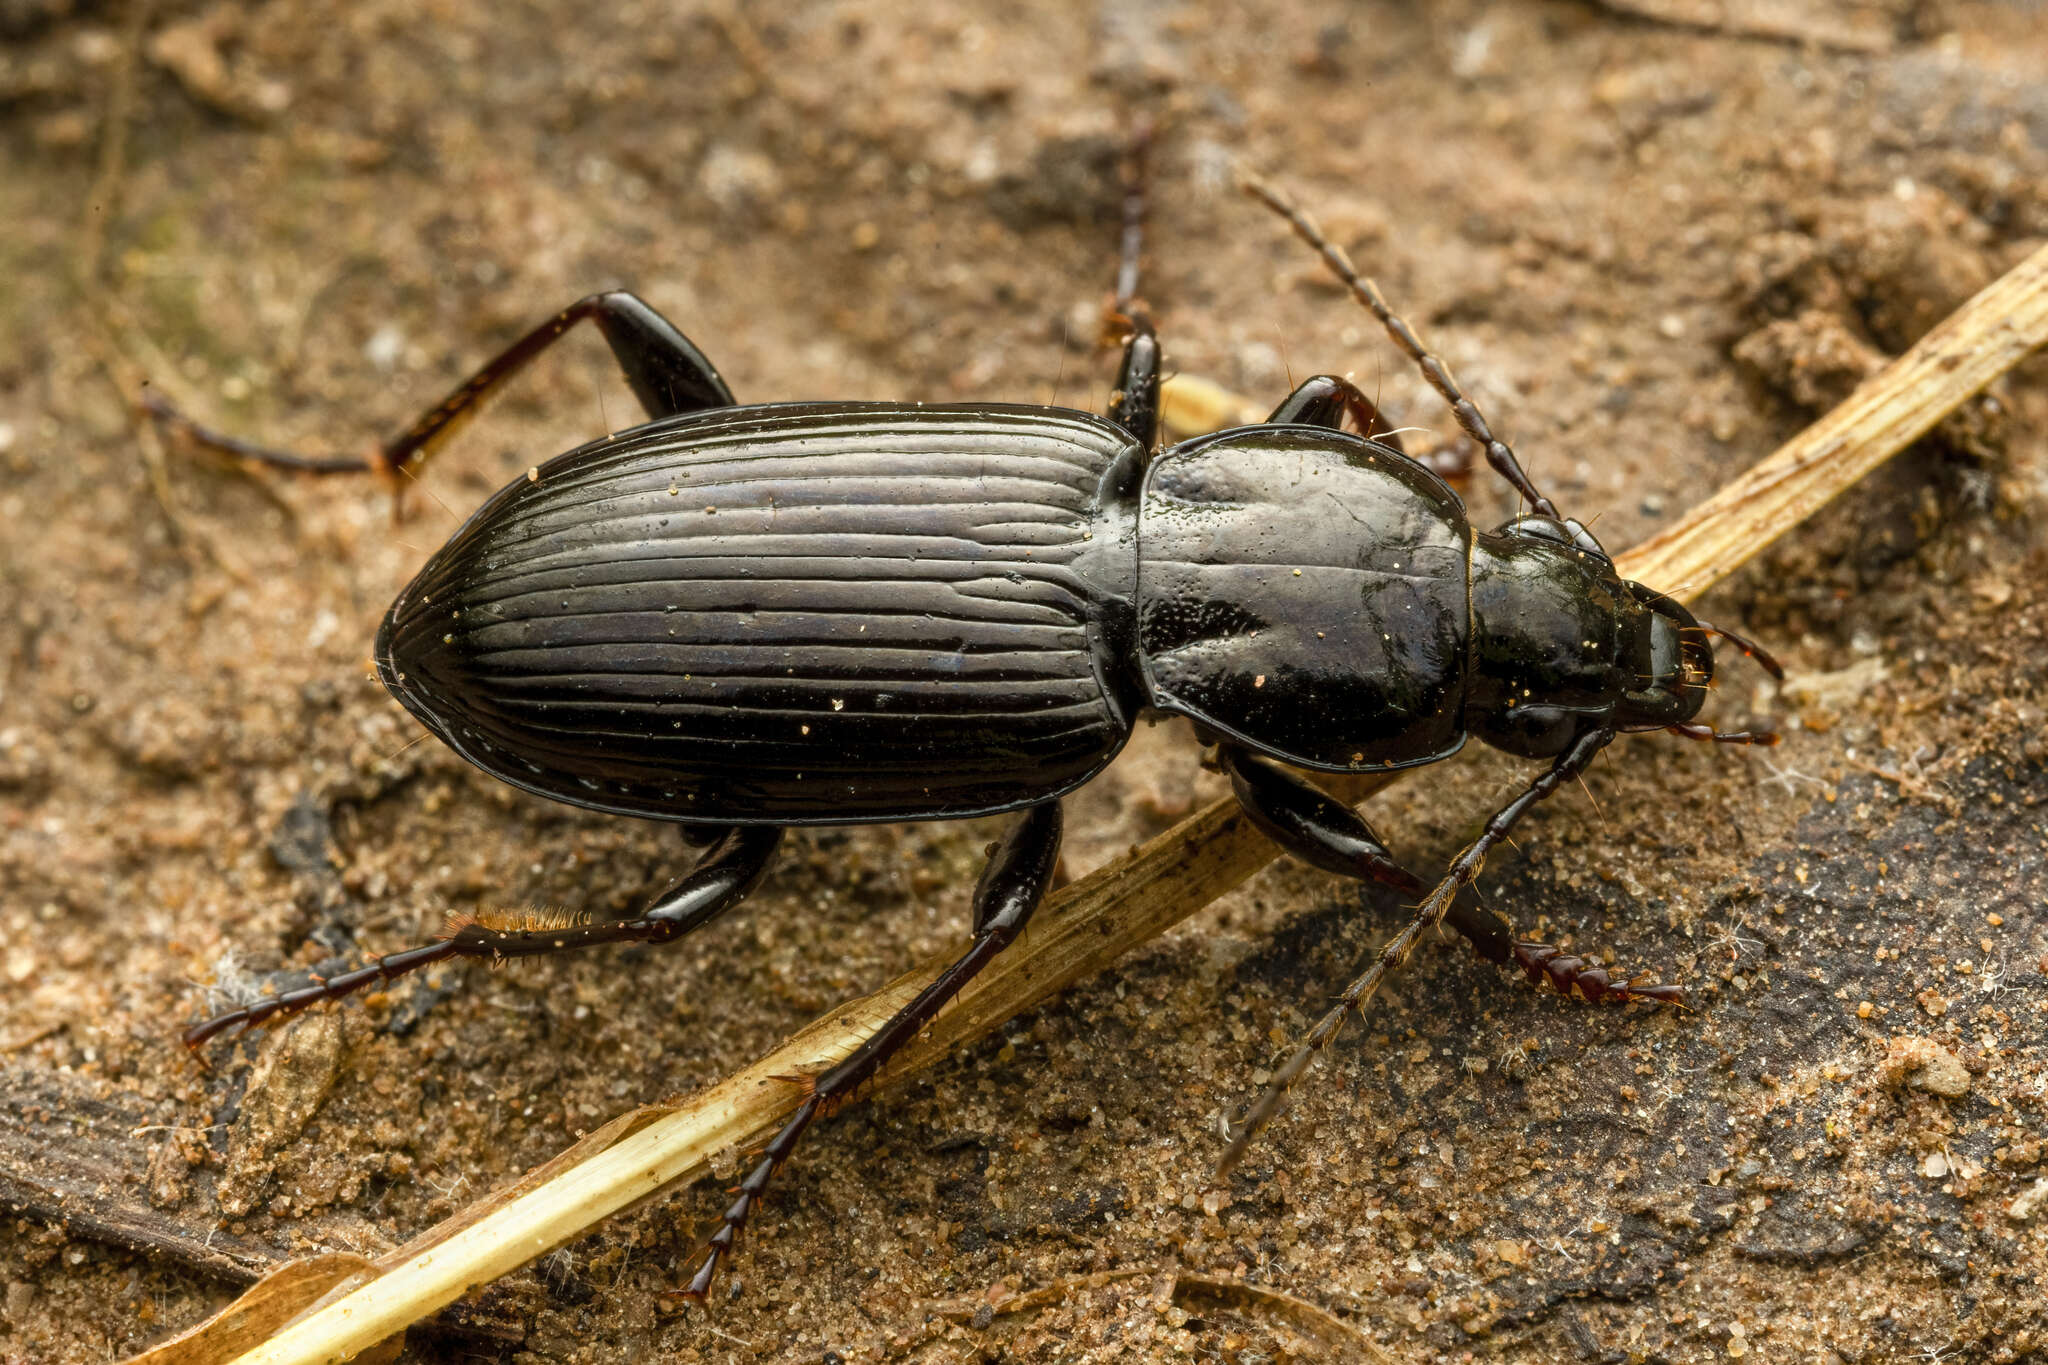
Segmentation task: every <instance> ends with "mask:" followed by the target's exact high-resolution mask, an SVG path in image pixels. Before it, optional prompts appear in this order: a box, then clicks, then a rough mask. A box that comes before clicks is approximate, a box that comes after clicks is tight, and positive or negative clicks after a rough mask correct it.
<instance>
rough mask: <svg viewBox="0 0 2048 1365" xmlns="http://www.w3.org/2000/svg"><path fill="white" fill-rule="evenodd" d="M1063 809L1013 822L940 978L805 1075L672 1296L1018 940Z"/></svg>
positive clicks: (1046, 876)
mask: <svg viewBox="0 0 2048 1365" xmlns="http://www.w3.org/2000/svg"><path fill="white" fill-rule="evenodd" d="M1059 852H1060V808H1059V803H1058V802H1057V801H1048V802H1046V803H1045V804H1044V805H1040V806H1034V807H1032V808H1031V809H1030V810H1028V811H1026V812H1025V814H1024V818H1023V819H1021V820H1019V821H1018V822H1017V823H1016V824H1014V825H1012V826H1011V827H1010V830H1009V832H1008V833H1007V834H1006V835H1005V836H1004V837H1003V839H1002V842H1001V843H999V844H998V845H997V846H996V851H995V853H994V855H993V856H991V857H990V858H989V861H988V866H987V867H986V868H984V869H983V871H982V874H981V880H980V881H979V882H978V883H977V884H976V885H975V888H974V942H973V943H972V944H970V945H969V946H968V949H967V951H966V952H965V953H963V954H961V955H960V957H959V958H958V959H956V960H955V961H954V962H953V964H952V965H951V966H949V967H947V968H946V969H945V971H943V972H941V973H940V974H939V976H938V979H937V980H935V981H933V982H932V983H931V984H930V985H929V986H926V987H925V988H924V989H923V990H922V991H920V992H918V994H917V997H916V998H915V999H913V1000H912V1001H911V1002H910V1003H909V1004H907V1005H905V1006H904V1007H903V1008H902V1009H901V1010H898V1011H897V1012H896V1013H895V1014H894V1015H893V1016H891V1017H890V1019H889V1021H888V1022H887V1023H885V1024H883V1025H882V1026H881V1027H880V1028H879V1029H877V1030H875V1032H874V1033H873V1034H871V1035H870V1036H869V1037H868V1039H867V1041H866V1042H864V1043H862V1044H861V1045H860V1046H859V1047H857V1048H855V1049H854V1050H853V1052H852V1053H851V1054H850V1055H849V1056H848V1057H847V1058H846V1059H845V1060H844V1061H842V1062H840V1063H839V1064H838V1065H836V1066H834V1067H832V1068H831V1069H830V1070H828V1071H825V1072H823V1073H821V1074H820V1075H818V1076H817V1077H816V1078H814V1079H812V1080H810V1081H808V1082H806V1084H807V1087H808V1090H809V1093H808V1094H807V1095H805V1097H804V1101H803V1103H802V1104H800V1105H798V1106H797V1109H796V1112H795V1113H793V1114H791V1115H790V1116H789V1119H788V1121H787V1122H785V1123H784V1124H783V1125H782V1128H781V1130H780V1131H778V1132H777V1133H776V1134H775V1136H774V1137H773V1138H771V1139H769V1141H768V1145H767V1147H766V1148H764V1149H763V1150H762V1153H761V1159H760V1161H759V1162H758V1163H757V1164H756V1165H755V1166H754V1168H753V1169H752V1170H751V1171H749V1172H748V1173H747V1177H746V1179H744V1180H742V1181H741V1182H740V1185H739V1189H738V1191H737V1197H736V1198H735V1199H734V1200H733V1202H732V1204H731V1205H730V1206H729V1207H728V1208H727V1209H726V1211H725V1214H724V1216H723V1217H722V1218H721V1219H720V1220H719V1225H718V1230H717V1231H716V1232H714V1233H712V1234H711V1237H710V1240H709V1242H708V1244H707V1245H706V1248H705V1252H704V1260H703V1261H702V1263H701V1264H699V1266H698V1267H697V1273H696V1274H695V1275H693V1276H691V1277H690V1283H689V1285H688V1286H687V1287H686V1288H684V1289H682V1290H680V1291H677V1292H676V1294H675V1295H674V1296H673V1297H677V1298H683V1299H696V1300H699V1301H701V1300H702V1299H703V1298H704V1296H705V1294H706V1293H708V1292H709V1291H710V1288H711V1281H712V1279H713V1278H714V1277H715V1276H716V1275H717V1273H718V1267H719V1264H720V1262H722V1261H723V1260H724V1259H725V1257H726V1256H727V1255H728V1254H729V1253H730V1252H731V1251H732V1247H733V1243H734V1242H736V1241H738V1240H739V1235H740V1230H741V1229H742V1228H744V1227H745V1226H746V1224H747V1219H748V1218H749V1217H750V1216H751V1215H752V1214H753V1211H754V1208H755V1206H756V1205H757V1204H759V1203H760V1201H761V1196H762V1194H763V1192H765V1191H766V1190H767V1188H768V1185H769V1183H770V1182H771V1181H773V1180H774V1179H775V1173H776V1172H777V1171H779V1170H780V1169H782V1166H783V1163H785V1162H787V1161H788V1160H789V1158H790V1154H791V1153H793V1152H794V1151H795V1150H796V1146H797V1142H798V1141H799V1140H800V1139H801V1138H802V1137H803V1134H804V1130H805V1129H807V1128H809V1127H810V1126H811V1122H812V1121H813V1120H814V1119H816V1118H818V1117H819V1116H820V1115H821V1114H827V1113H830V1112H831V1111H832V1110H833V1109H835V1108H837V1107H838V1106H839V1105H840V1104H842V1103H844V1102H845V1101H846V1100H847V1099H848V1098H850V1097H851V1096H852V1094H853V1092H854V1091H855V1090H856V1089H858V1088H859V1087H860V1086H861V1085H863V1084H865V1083H866V1082H867V1081H869V1080H870V1079H872V1078H873V1077H874V1075H875V1073H876V1072H877V1071H879V1070H880V1069H881V1067H882V1065H883V1063H885V1062H887V1061H888V1060H889V1058H890V1057H891V1056H893V1055H894V1054H895V1053H896V1051H897V1050H898V1049H899V1048H901V1047H902V1046H903V1045H904V1044H905V1043H907V1042H909V1041H910V1040H911V1039H912V1038H915V1037H916V1036H917V1035H918V1033H919V1031H921V1030H922V1029H923V1028H924V1026H925V1025H926V1024H927V1023H929V1022H930V1021H931V1019H932V1017H933V1016H934V1015H936V1014H937V1013H938V1012H939V1010H940V1009H941V1008H943V1007H944V1005H945V1004H946V1002H947V1001H949V1000H951V999H952V998H953V997H954V996H955V995H957V994H958V993H959V991H960V988H961V987H962V986H965V985H966V984H967V983H968V982H969V981H970V980H972V979H973V977H974V975H975V974H976V973H977V972H979V971H980V970H981V969H982V968H983V967H986V966H987V965H988V964H989V963H990V962H991V961H992V960H994V958H995V956H996V954H998V953H1000V952H1001V951H1002V950H1003V949H1004V948H1005V947H1007V946H1008V945H1009V944H1010V942H1011V941H1012V940H1013V939H1015V938H1016V937H1017V935H1018V933H1019V932H1021V931H1022V930H1023V928H1024V925H1025V924H1026V922H1028V921H1029V920H1030V918H1031V913H1032V911H1034V910H1036V909H1037V908H1038V903H1039V901H1040V900H1042V899H1044V897H1045V893H1046V890H1047V888H1049V887H1050V886H1051V885H1052V879H1053V869H1054V868H1055V867H1056V866H1057V865H1058V864H1059Z"/></svg>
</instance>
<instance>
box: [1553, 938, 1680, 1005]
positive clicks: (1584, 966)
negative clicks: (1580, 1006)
mask: <svg viewBox="0 0 2048 1365" xmlns="http://www.w3.org/2000/svg"><path fill="white" fill-rule="evenodd" d="M1513 954H1514V963H1515V965H1516V966H1517V967H1520V968H1521V969H1522V971H1523V973H1524V974H1525V975H1527V976H1528V978H1529V979H1530V980H1531V981H1533V982H1535V983H1536V984H1537V985H1539V986H1541V985H1544V984H1548V985H1549V986H1550V988H1551V989H1552V990H1554V991H1556V992H1557V993H1558V994H1559V995H1563V996H1576V997H1577V998H1579V999H1581V1000H1586V1001H1589V1002H1591V1003H1594V1004H1603V1003H1604V1004H1615V1005H1627V1004H1634V1003H1637V1002H1642V1003H1646V1004H1654V1005H1683V1004H1684V1003H1685V988H1684V987H1683V986H1678V985H1674V984H1670V983H1664V982H1656V981H1652V980H1650V979H1649V978H1647V977H1644V978H1637V979H1632V978H1628V977H1622V978H1616V977H1615V976H1614V975H1613V974H1612V973H1610V972H1609V971H1608V970H1607V969H1606V968H1605V967H1602V966H1600V965H1599V964H1597V963H1594V962H1592V961H1590V960H1588V959H1587V958H1584V957H1580V956H1578V955H1576V954H1573V953H1570V952H1567V951H1565V950H1564V949H1562V948H1555V947H1552V946H1551V945H1549V944H1547V943H1531V942H1528V941H1517V942H1516V943H1515V945H1514V948H1513Z"/></svg>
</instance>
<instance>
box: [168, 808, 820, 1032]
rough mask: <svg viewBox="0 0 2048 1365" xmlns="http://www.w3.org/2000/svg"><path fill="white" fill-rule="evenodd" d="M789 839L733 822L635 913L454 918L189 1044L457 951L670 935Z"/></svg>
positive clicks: (698, 919)
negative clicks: (432, 934)
mask: <svg viewBox="0 0 2048 1365" xmlns="http://www.w3.org/2000/svg"><path fill="white" fill-rule="evenodd" d="M781 842H782V831H781V829H779V828H777V827H775V826H772V825H739V826H735V827H733V828H732V829H730V830H728V831H727V832H726V834H725V837H724V838H723V839H721V840H720V841H719V842H718V844H717V845H716V846H714V847H713V848H712V849H711V851H710V852H709V853H707V854H705V855H704V859H703V861H702V862H700V863H698V864H697V866H695V867H693V868H691V869H690V870H689V871H688V872H687V873H685V874H683V876H682V877H680V878H678V879H677V880H676V882H675V883H674V885H672V886H670V887H669V888H668V890H666V891H664V892H662V893H661V895H660V896H658V897H657V898H656V899H655V901H654V903H653V904H652V905H650V906H648V907H647V908H646V909H645V910H643V911H641V912H640V913H639V914H638V915H635V916H634V917H633V918H631V919H619V920H599V921H596V922H594V923H593V922H580V923H579V922H571V921H566V920H559V919H557V920H556V921H555V922H550V921H549V920H548V919H547V918H546V917H542V918H538V919H536V918H531V917H529V918H527V919H525V920H522V921H518V922H514V923H506V922H499V923H495V924H493V923H486V922H485V921H483V920H479V919H470V920H466V921H459V922H452V923H451V924H450V925H449V932H448V933H447V934H446V935H445V936H444V937H443V938H441V939H440V940H439V941H438V942H435V943H427V944H422V945H421V946H419V947H417V948H408V949H406V950H405V951H404V952H398V953H391V954H389V955H388V956H385V957H379V958H373V959H371V960H370V962H369V963H368V964H366V965H364V966H361V967H358V968H356V969H355V970H354V971H349V972H342V973H340V974H338V975H336V976H330V977H328V978H327V979H326V980H324V981H317V982H315V984H313V985H310V986H301V987H299V988H298V989H297V990H290V991H285V992H283V993H281V994H278V995H274V996H272V997H271V998H270V999H268V1000H260V1001H258V1002H257V1003H255V1004H253V1005H245V1006H243V1007H242V1008H241V1009H238V1010H230V1011H228V1012H227V1013H226V1014H218V1015H215V1016H214V1017H213V1018H211V1019H208V1020H205V1021H203V1022H201V1023H198V1024H194V1025H193V1026H192V1027H191V1028H189V1029H186V1030H185V1045H186V1046H187V1047H198V1046H200V1045H201V1044H202V1043H204V1042H206V1040H207V1039H209V1038H212V1037H215V1036H216V1035H218V1034H220V1033H222V1032H224V1031H225V1030H227V1029H231V1028H234V1027H236V1026H237V1025H240V1026H241V1027H243V1028H256V1027H258V1026H260V1025H263V1024H267V1023H270V1022H272V1021H273V1020H276V1019H280V1018H287V1017H289V1016H291V1015H294V1014H297V1013H298V1012H299V1011H301V1010H304V1009H309V1008H311V1007H312V1006H314V1005H319V1004H324V1003H325V1002H327V1001H330V1000H339V999H341V998H342V997H344V996H347V995H353V994H354V993H355V992H357V991H359V990H362V989H363V988H364V987H366V986H374V985H377V984H379V983H381V982H386V981H393V980H396V979H397V978H398V977H401V976H403V975H405V974H406V973H407V972H413V971H418V970H419V969H420V968H421V967H425V966H429V965H431V964H433V963H436V962H446V961H448V960H449V959H450V958H457V957H488V958H493V959H499V960H502V959H504V958H509V957H539V956H542V955H544V954H547V953H558V952H567V951H568V950H570V949H573V948H590V947H595V946H597V945H599V944H604V943H670V942H673V941H674V940H676V939H678V938H681V937H682V936H683V935H685V934H687V933H689V932H690V931H691V930H693V929H698V928H701V927H703V926H704V925H706V924H708V923H710V922H711V921H712V920H713V919H715V918H717V917H718V916H719V915H721V914H723V913H725V912H726V911H727V910H730V909H731V908H732V907H733V906H735V905H738V904H739V903H740V902H741V901H743V900H745V899H746V898H747V895H748V893H750V892H751V891H752V890H753V889H754V888H755V887H756V886H758V885H760V882H761V878H762V877H763V876H765V875H766V874H767V871H768V866H769V864H770V863H771V862H773V861H774V857H775V849H776V847H777V845H779V844H780V843H781Z"/></svg>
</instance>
